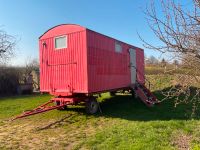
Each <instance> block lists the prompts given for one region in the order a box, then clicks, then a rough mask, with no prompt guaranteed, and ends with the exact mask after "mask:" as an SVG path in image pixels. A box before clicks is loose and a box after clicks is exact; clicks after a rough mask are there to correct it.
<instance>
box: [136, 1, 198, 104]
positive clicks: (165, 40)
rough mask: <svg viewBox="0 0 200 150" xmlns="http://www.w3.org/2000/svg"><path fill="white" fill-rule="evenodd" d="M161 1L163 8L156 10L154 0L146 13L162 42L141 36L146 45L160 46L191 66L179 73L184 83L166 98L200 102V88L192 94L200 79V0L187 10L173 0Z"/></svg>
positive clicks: (151, 26)
mask: <svg viewBox="0 0 200 150" xmlns="http://www.w3.org/2000/svg"><path fill="white" fill-rule="evenodd" d="M159 2H160V5H161V7H160V8H161V11H159V12H158V11H157V9H156V7H155V3H154V1H152V2H151V4H150V5H149V6H147V8H146V10H145V15H146V19H147V23H148V25H149V27H150V29H151V31H152V32H153V33H154V35H155V37H156V38H157V39H159V41H160V42H161V44H160V45H154V44H151V43H149V42H147V41H146V40H144V39H143V38H142V37H141V36H140V38H141V40H142V41H143V42H144V46H145V47H146V48H148V49H154V50H158V51H160V52H161V53H163V54H172V56H173V59H174V60H179V61H182V63H183V64H185V65H187V68H189V69H188V70H187V71H186V72H185V74H184V75H182V76H179V79H178V80H179V81H180V82H181V83H180V84H181V86H179V88H174V87H173V90H169V91H168V92H167V93H166V94H165V95H166V98H169V97H174V98H176V100H177V102H183V101H185V102H188V101H191V102H192V103H195V105H197V103H200V100H199V99H200V97H199V94H198V93H199V92H200V90H199V89H198V88H196V90H195V91H196V93H195V94H191V93H192V92H191V87H192V86H193V85H194V82H198V83H200V81H199V80H198V78H197V76H199V75H200V65H199V64H200V0H193V1H192V8H193V9H192V10H187V9H186V8H185V6H183V5H181V4H180V3H177V2H176V1H174V0H166V1H164V0H160V1H159ZM188 58H189V59H188ZM188 60H190V61H188ZM191 60H192V62H191ZM177 62H178V61H177ZM191 78H193V79H194V80H191ZM180 88H181V89H180ZM193 93H194V92H193ZM183 95H185V96H184V97H183ZM180 97H182V98H180Z"/></svg>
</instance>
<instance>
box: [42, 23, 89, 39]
mask: <svg viewBox="0 0 200 150" xmlns="http://www.w3.org/2000/svg"><path fill="white" fill-rule="evenodd" d="M62 25H75V26H79V27H82V28H85V29H87V28H86V27H84V26H81V25H78V24H73V23H72V24H71V23H63V24H59V25H56V26H53V27H52V28H50V29H48V30H47V31H45V32H44V33H43V34H42V35H41V36H39V39H40V38H41V37H42V36H43V35H45V34H46V33H47V32H49V31H50V30H52V29H54V28H56V27H59V26H62Z"/></svg>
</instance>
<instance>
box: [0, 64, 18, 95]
mask: <svg viewBox="0 0 200 150" xmlns="http://www.w3.org/2000/svg"><path fill="white" fill-rule="evenodd" d="M19 74H20V71H19V70H18V69H17V68H11V67H9V68H8V67H1V68H0V95H8V94H16V93H17V87H18V85H19Z"/></svg>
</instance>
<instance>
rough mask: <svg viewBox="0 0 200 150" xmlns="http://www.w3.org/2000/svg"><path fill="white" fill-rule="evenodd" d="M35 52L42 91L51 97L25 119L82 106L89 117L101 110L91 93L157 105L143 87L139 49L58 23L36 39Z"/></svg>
mask: <svg viewBox="0 0 200 150" xmlns="http://www.w3.org/2000/svg"><path fill="white" fill-rule="evenodd" d="M39 54H40V58H39V59H40V91H41V92H47V93H50V94H51V95H53V96H54V98H52V99H51V100H50V101H49V102H47V103H46V104H44V105H42V107H41V106H40V107H38V108H39V109H38V108H36V109H35V110H33V111H32V112H27V114H25V116H26V115H32V114H36V113H40V112H44V111H47V110H52V109H56V108H57V109H58V108H59V109H64V108H66V106H67V105H71V104H73V105H76V104H79V103H80V102H85V104H86V110H87V112H89V113H92V114H93V113H95V112H96V111H97V110H98V109H99V104H98V102H97V101H96V97H95V96H94V95H97V94H100V93H103V92H112V93H114V92H116V91H119V90H123V91H125V90H126V91H129V92H131V93H132V94H133V93H134V94H137V95H138V96H139V97H140V99H141V100H142V101H143V102H144V103H145V104H147V105H148V106H152V105H154V104H155V103H156V102H157V100H156V98H155V96H154V95H153V94H152V93H151V92H150V90H149V89H148V88H146V86H145V76H144V50H143V49H141V48H138V47H136V46H133V45H130V44H127V43H125V42H122V41H120V40H117V39H115V38H112V37H109V36H106V35H103V34H101V33H98V32H95V31H92V30H90V29H88V28H85V27H83V26H80V25H75V24H61V25H58V26H55V27H53V28H51V29H49V30H47V31H46V32H45V33H44V34H43V35H41V36H40V37H39ZM49 103H54V104H55V106H47V105H48V104H49Z"/></svg>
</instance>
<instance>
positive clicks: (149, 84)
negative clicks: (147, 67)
mask: <svg viewBox="0 0 200 150" xmlns="http://www.w3.org/2000/svg"><path fill="white" fill-rule="evenodd" d="M130 67H134V68H135V70H136V79H137V73H139V74H140V75H142V76H143V77H144V80H145V83H146V81H147V82H148V87H149V90H151V82H150V81H149V80H147V79H146V78H145V75H144V74H142V73H141V72H140V71H139V70H138V69H137V68H136V67H135V66H133V65H131V66H130Z"/></svg>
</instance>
